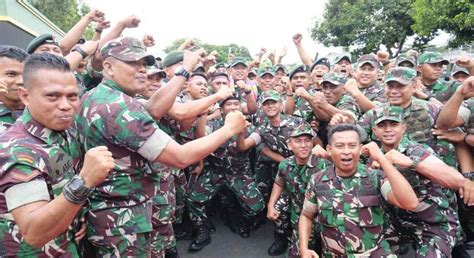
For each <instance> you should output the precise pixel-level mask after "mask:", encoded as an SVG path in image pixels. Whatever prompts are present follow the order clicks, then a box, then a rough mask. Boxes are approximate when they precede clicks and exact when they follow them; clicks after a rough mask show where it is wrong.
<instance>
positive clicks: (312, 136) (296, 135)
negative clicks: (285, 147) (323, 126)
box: [290, 132, 315, 138]
mask: <svg viewBox="0 0 474 258" xmlns="http://www.w3.org/2000/svg"><path fill="white" fill-rule="evenodd" d="M302 135H308V136H310V137H311V138H314V137H315V135H314V133H308V132H303V133H298V134H292V135H290V137H293V138H295V137H300V136H302Z"/></svg>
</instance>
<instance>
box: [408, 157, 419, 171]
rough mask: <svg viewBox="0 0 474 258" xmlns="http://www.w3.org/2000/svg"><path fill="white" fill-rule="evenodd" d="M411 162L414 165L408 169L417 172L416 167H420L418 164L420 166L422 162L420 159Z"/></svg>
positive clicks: (413, 159)
mask: <svg viewBox="0 0 474 258" xmlns="http://www.w3.org/2000/svg"><path fill="white" fill-rule="evenodd" d="M411 160H412V161H413V163H412V164H411V165H410V166H409V167H408V169H410V170H416V167H417V166H418V164H420V162H421V160H420V159H419V158H412V159H411Z"/></svg>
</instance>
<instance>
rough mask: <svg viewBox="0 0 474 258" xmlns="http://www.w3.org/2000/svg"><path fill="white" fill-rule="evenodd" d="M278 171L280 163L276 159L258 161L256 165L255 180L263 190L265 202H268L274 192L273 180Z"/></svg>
mask: <svg viewBox="0 0 474 258" xmlns="http://www.w3.org/2000/svg"><path fill="white" fill-rule="evenodd" d="M277 172H278V163H277V162H274V161H257V164H256V165H255V182H256V183H257V185H258V189H260V191H261V192H262V194H263V196H264V198H265V202H266V203H267V202H268V199H269V198H270V194H271V192H272V187H273V182H274V181H275V177H276V174H277Z"/></svg>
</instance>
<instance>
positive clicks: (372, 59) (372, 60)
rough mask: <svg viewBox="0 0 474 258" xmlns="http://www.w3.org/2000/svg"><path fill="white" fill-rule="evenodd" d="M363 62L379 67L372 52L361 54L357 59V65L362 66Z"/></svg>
mask: <svg viewBox="0 0 474 258" xmlns="http://www.w3.org/2000/svg"><path fill="white" fill-rule="evenodd" d="M365 64H370V65H371V66H372V67H375V68H380V64H379V61H378V60H377V58H376V57H375V55H372V54H365V55H361V56H360V57H359V59H357V67H362V66H363V65H365Z"/></svg>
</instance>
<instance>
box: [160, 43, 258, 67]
mask: <svg viewBox="0 0 474 258" xmlns="http://www.w3.org/2000/svg"><path fill="white" fill-rule="evenodd" d="M193 40H194V42H195V44H196V45H197V46H199V47H202V48H204V49H205V50H206V51H207V52H208V53H210V52H211V51H213V50H215V51H217V53H219V55H218V57H217V62H227V61H228V60H227V55H228V54H229V51H230V53H232V54H233V55H234V56H241V57H244V58H247V59H248V60H250V59H251V58H252V57H251V55H250V52H249V50H248V49H247V48H246V47H244V46H239V45H237V44H233V43H232V44H228V45H213V44H209V43H204V42H202V41H201V40H199V39H193ZM184 41H186V39H185V38H180V39H176V40H175V41H173V42H172V43H171V45H169V46H167V47H166V48H165V49H164V52H165V53H169V52H171V51H173V50H176V49H178V47H179V46H180V45H181V44H183V43H184Z"/></svg>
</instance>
